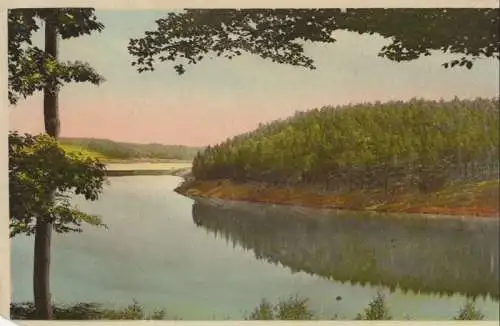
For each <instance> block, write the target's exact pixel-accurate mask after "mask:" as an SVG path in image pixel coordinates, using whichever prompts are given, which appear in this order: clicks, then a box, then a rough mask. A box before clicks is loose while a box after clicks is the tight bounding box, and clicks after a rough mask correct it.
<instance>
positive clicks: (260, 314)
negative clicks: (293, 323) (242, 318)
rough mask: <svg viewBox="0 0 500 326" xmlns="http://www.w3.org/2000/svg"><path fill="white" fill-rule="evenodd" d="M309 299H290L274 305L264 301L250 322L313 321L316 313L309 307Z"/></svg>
mask: <svg viewBox="0 0 500 326" xmlns="http://www.w3.org/2000/svg"><path fill="white" fill-rule="evenodd" d="M307 302H308V299H302V298H299V297H296V296H295V297H290V298H288V299H287V300H280V301H279V302H278V303H277V304H275V305H273V304H271V303H269V301H267V300H265V299H264V300H262V302H261V303H260V304H259V306H258V307H256V308H255V309H254V311H253V312H252V313H251V314H250V315H249V317H248V319H250V320H312V319H314V312H313V311H311V310H310V309H309V307H308V305H307Z"/></svg>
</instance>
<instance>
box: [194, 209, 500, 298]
mask: <svg viewBox="0 0 500 326" xmlns="http://www.w3.org/2000/svg"><path fill="white" fill-rule="evenodd" d="M193 221H194V223H195V224H196V225H197V226H199V227H202V228H205V229H206V230H209V231H210V232H212V233H214V235H215V236H216V237H220V236H222V237H223V238H225V239H226V240H227V241H228V242H229V241H230V242H232V243H233V246H234V245H240V246H242V247H243V248H245V249H248V250H252V251H253V252H254V254H255V257H256V258H258V259H262V260H266V261H268V262H270V263H274V264H281V265H283V266H287V267H289V268H290V269H291V271H292V272H298V271H304V272H307V273H309V274H315V275H319V276H323V277H326V278H330V279H332V280H335V281H339V282H350V283H353V284H361V285H373V286H384V287H387V288H389V289H391V290H395V289H396V288H399V289H401V290H403V291H412V292H417V293H418V292H422V293H429V294H430V293H432V294H440V295H452V294H455V293H460V294H464V295H467V296H471V297H479V296H482V297H487V296H490V297H492V298H494V299H495V300H498V298H499V282H498V278H499V276H498V273H499V265H498V241H499V240H498V238H499V233H498V230H499V229H498V228H499V223H498V220H497V219H460V218H424V217H421V216H418V217H414V216H394V215H391V216H388V215H380V214H374V213H365V212H364V213H358V212H355V213H353V212H345V211H344V212H337V211H331V210H314V209H306V208H291V207H283V206H268V205H260V204H249V203H229V202H221V201H215V200H206V199H199V200H197V201H195V203H194V204H193Z"/></svg>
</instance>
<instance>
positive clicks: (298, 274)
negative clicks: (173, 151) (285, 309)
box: [12, 176, 499, 320]
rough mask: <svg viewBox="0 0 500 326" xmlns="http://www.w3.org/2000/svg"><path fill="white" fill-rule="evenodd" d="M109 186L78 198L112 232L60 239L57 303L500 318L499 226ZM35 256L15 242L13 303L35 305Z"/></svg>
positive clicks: (147, 180)
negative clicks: (381, 299)
mask: <svg viewBox="0 0 500 326" xmlns="http://www.w3.org/2000/svg"><path fill="white" fill-rule="evenodd" d="M110 181H111V182H110V184H109V185H108V186H107V187H106V190H105V192H104V194H103V195H102V197H101V199H100V200H99V201H97V202H95V203H88V202H85V201H83V200H78V199H76V198H75V200H74V201H75V203H76V204H78V205H79V206H80V208H81V209H83V210H84V211H86V212H88V213H94V214H99V215H101V216H102V217H103V218H104V221H105V223H107V224H108V226H109V230H105V229H96V228H86V229H85V230H84V232H83V233H81V234H66V235H55V236H54V249H53V263H52V293H53V298H54V300H55V301H56V302H59V303H76V302H82V301H94V302H101V303H104V304H108V305H111V306H122V305H128V304H130V303H132V301H133V300H134V299H135V300H137V301H139V302H140V303H141V304H143V305H145V306H146V307H148V308H150V309H153V308H165V309H166V311H167V314H168V315H169V316H173V317H180V318H182V319H213V318H216V319H224V318H231V319H242V318H244V317H245V316H246V315H248V314H249V313H250V311H251V310H252V309H253V308H254V307H255V306H257V305H258V304H259V302H260V300H261V299H262V298H267V299H269V300H271V301H275V300H278V299H280V298H287V297H289V296H292V295H299V296H303V297H309V298H310V305H311V307H312V309H313V310H315V311H316V312H317V313H318V314H319V315H320V316H321V317H323V318H328V317H331V316H333V315H335V314H338V315H339V316H340V317H341V318H347V319H351V318H353V317H354V316H355V315H356V314H357V313H358V312H361V311H362V310H363V309H364V308H365V307H366V306H367V304H368V302H369V301H370V300H371V298H372V297H373V296H374V295H375V294H376V292H377V291H378V290H382V291H383V292H385V293H387V294H388V304H389V306H390V309H391V313H392V315H393V316H394V317H395V318H396V319H402V318H405V317H406V316H409V317H411V318H413V319H419V320H430V319H432V320H446V319H450V318H451V317H452V316H454V315H456V313H457V310H458V309H459V308H460V307H461V306H462V305H463V304H464V302H465V300H466V299H465V298H466V295H467V296H474V297H476V302H477V305H478V307H479V308H480V309H481V310H482V312H483V313H484V314H485V315H486V317H487V318H488V319H498V318H499V313H498V308H499V302H498V297H499V293H498V288H499V280H498V275H499V265H498V227H499V225H498V224H499V223H498V220H494V219H485V220H482V219H474V220H462V219H458V218H440V219H436V218H423V217H417V218H415V217H410V216H390V217H389V216H384V215H379V216H377V215H374V214H368V213H352V212H334V211H326V210H314V209H303V208H292V207H280V206H269V205H268V206H266V205H257V204H247V203H231V204H230V203H223V202H217V201H213V200H197V201H196V202H195V201H193V200H192V199H188V198H185V197H182V196H180V195H178V194H176V193H175V192H174V191H173V189H174V188H175V187H176V186H177V185H178V184H179V182H181V179H180V178H177V177H172V176H134V177H118V178H110ZM32 250H33V239H32V238H27V237H16V238H15V239H14V240H13V241H12V278H13V301H16V302H19V301H26V300H31V299H32V290H31V289H32V283H31V273H32ZM337 296H340V297H341V300H336V298H337Z"/></svg>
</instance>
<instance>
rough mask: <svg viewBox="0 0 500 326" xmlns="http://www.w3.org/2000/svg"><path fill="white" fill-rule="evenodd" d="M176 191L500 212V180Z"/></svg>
mask: <svg viewBox="0 0 500 326" xmlns="http://www.w3.org/2000/svg"><path fill="white" fill-rule="evenodd" d="M176 192H178V193H180V194H182V195H185V196H188V197H209V198H219V199H226V200H239V201H249V202H260V203H269V204H280V205H297V206H307V207H315V208H337V209H349V210H370V211H379V212H405V213H422V214H442V215H467V216H484V217H498V216H499V202H498V198H499V180H498V179H495V180H490V181H483V182H470V183H460V184H452V185H448V186H445V187H444V188H443V189H441V190H439V191H436V192H433V193H427V194H423V193H420V192H418V191H408V192H404V193H399V194H398V193H394V194H391V195H390V196H387V195H386V194H385V192H384V191H383V189H374V190H356V191H352V192H347V193H333V192H320V191H315V190H314V189H313V188H308V187H305V186H304V187H300V186H296V187H293V188H287V187H278V186H271V185H269V184H265V183H257V182H252V183H237V182H234V181H230V180H210V181H196V180H194V181H186V182H184V183H183V184H181V185H180V186H179V187H178V188H177V189H176Z"/></svg>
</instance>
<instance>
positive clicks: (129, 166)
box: [103, 161, 191, 178]
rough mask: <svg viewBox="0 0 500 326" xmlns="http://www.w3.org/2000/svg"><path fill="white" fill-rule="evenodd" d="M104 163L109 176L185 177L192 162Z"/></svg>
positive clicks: (106, 173) (189, 170)
mask: <svg viewBox="0 0 500 326" xmlns="http://www.w3.org/2000/svg"><path fill="white" fill-rule="evenodd" d="M103 163H104V164H105V165H106V171H105V175H106V176H107V177H125V176H145V175H171V176H177V177H182V178H184V177H186V176H187V175H189V173H190V172H191V162H188V161H177V162H175V161H174V162H173V161H168V162H154V161H153V162H151V161H149V162H146V161H142V162H137V161H121V162H103Z"/></svg>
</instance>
